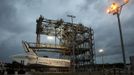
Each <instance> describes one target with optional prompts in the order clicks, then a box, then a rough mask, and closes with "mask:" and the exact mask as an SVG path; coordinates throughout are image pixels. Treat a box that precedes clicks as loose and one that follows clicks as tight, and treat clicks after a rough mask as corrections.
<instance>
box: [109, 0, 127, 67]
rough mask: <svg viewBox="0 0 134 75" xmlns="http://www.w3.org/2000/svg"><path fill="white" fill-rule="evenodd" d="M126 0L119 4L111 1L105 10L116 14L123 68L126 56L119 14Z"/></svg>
mask: <svg viewBox="0 0 134 75" xmlns="http://www.w3.org/2000/svg"><path fill="white" fill-rule="evenodd" d="M128 1H129V0H124V3H123V4H122V5H119V4H117V3H112V5H111V6H110V7H109V8H108V10H107V12H108V13H109V14H113V15H117V19H118V26H119V33H120V42H121V48H122V57H123V63H124V69H126V56H125V48H124V41H123V36H122V29H121V22H120V14H121V11H122V8H123V6H124V5H126V4H127V3H128Z"/></svg>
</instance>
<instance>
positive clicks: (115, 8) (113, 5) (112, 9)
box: [107, 3, 119, 13]
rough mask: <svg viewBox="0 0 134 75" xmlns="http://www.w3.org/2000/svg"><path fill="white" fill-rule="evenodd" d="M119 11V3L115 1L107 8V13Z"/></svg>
mask: <svg viewBox="0 0 134 75" xmlns="http://www.w3.org/2000/svg"><path fill="white" fill-rule="evenodd" d="M118 11H119V5H118V4H117V3H113V4H112V5H111V6H110V7H109V8H108V9H107V13H117V12H118Z"/></svg>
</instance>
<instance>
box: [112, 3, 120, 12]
mask: <svg viewBox="0 0 134 75" xmlns="http://www.w3.org/2000/svg"><path fill="white" fill-rule="evenodd" d="M118 7H119V5H118V4H117V3H113V4H112V5H111V10H117V9H118Z"/></svg>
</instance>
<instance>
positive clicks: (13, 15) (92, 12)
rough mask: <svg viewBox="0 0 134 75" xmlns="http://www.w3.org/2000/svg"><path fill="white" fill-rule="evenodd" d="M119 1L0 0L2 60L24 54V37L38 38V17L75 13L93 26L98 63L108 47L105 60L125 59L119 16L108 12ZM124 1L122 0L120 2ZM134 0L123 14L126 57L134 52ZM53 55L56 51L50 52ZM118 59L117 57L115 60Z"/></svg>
mask: <svg viewBox="0 0 134 75" xmlns="http://www.w3.org/2000/svg"><path fill="white" fill-rule="evenodd" d="M113 1H116V0H55V1H54V0H12V1H11V0H1V2H0V35H1V37H0V51H1V52H0V60H5V59H6V60H5V61H10V60H9V57H10V56H11V55H13V54H18V53H23V52H24V51H23V48H22V45H21V41H22V40H28V41H35V27H36V26H35V25H36V19H37V18H38V16H39V15H40V14H42V15H43V16H44V17H45V18H50V19H60V18H63V19H64V20H65V21H70V19H69V18H67V17H66V15H67V14H73V15H75V16H76V18H75V19H74V22H78V23H79V22H81V23H83V24H85V25H86V26H88V27H89V26H91V27H92V28H93V29H94V32H95V33H94V36H95V47H96V54H97V63H99V62H101V60H99V58H100V56H101V54H100V53H98V50H99V49H101V48H102V49H104V50H105V54H104V56H105V58H106V59H105V61H106V63H114V62H122V54H121V48H120V36H119V30H118V23H117V18H116V16H113V15H112V14H111V15H110V14H106V12H105V11H106V8H107V6H108V5H109V4H111V3H112V2H113ZM119 3H121V2H119ZM133 3H134V1H133V0H130V3H129V4H127V5H125V6H124V8H123V10H122V11H123V12H122V14H121V23H122V29H123V35H124V42H125V49H126V58H127V61H128V62H129V56H132V55H134V50H133V49H134V42H133V38H134V35H133V32H134V21H133V20H134V13H133V8H134V5H133ZM51 55H53V54H51ZM115 59H116V60H115Z"/></svg>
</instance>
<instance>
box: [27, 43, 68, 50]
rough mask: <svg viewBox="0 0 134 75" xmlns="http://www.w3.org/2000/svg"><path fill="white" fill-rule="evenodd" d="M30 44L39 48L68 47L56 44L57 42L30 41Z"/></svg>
mask: <svg viewBox="0 0 134 75" xmlns="http://www.w3.org/2000/svg"><path fill="white" fill-rule="evenodd" d="M28 44H29V47H32V48H34V47H37V48H62V49H67V48H66V47H64V46H61V45H55V44H43V43H40V44H38V43H30V42H29V43H28Z"/></svg>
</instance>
